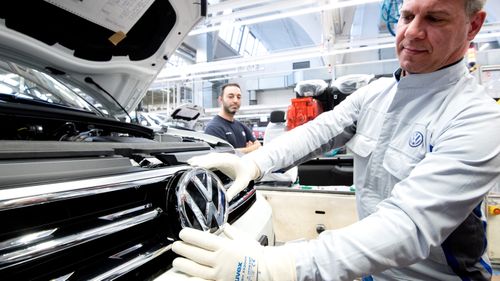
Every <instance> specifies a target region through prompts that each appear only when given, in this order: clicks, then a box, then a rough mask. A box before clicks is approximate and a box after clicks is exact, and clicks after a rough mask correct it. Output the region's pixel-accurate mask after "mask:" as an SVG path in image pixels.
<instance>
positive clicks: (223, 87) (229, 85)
mask: <svg viewBox="0 0 500 281" xmlns="http://www.w3.org/2000/svg"><path fill="white" fill-rule="evenodd" d="M227 87H236V88H238V89H240V90H241V87H240V85H239V84H238V83H227V84H224V85H223V86H222V88H221V90H220V93H219V96H220V97H222V95H224V90H225V89H226V88H227Z"/></svg>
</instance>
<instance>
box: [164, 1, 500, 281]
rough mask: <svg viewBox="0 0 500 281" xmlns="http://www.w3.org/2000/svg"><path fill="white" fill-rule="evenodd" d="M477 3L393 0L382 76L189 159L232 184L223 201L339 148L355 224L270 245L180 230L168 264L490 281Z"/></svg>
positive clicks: (494, 173) (211, 276) (492, 179)
mask: <svg viewBox="0 0 500 281" xmlns="http://www.w3.org/2000/svg"><path fill="white" fill-rule="evenodd" d="M483 5H484V0H404V2H403V6H402V9H401V18H400V20H399V23H398V25H397V36H396V50H397V54H398V59H399V62H400V69H398V70H397V71H396V72H395V73H394V77H393V78H390V79H389V78H383V79H379V80H376V81H375V82H372V83H371V84H369V85H368V86H366V87H363V88H361V89H360V90H358V91H357V92H355V93H353V94H351V95H350V96H348V97H347V98H346V100H345V101H343V102H342V103H340V104H339V105H338V106H336V107H335V108H334V109H333V110H332V111H329V112H326V113H324V114H322V115H320V116H318V117H317V118H316V119H315V120H313V121H310V122H308V123H307V124H304V125H302V126H299V127H297V128H296V129H294V130H291V131H289V132H287V133H285V134H284V135H282V136H281V137H279V138H277V139H275V140H274V141H273V142H272V143H270V144H269V145H266V146H264V147H262V148H260V149H259V150H257V151H254V152H252V153H250V154H248V155H245V156H243V157H242V158H238V157H237V156H233V157H230V156H227V157H220V156H219V157H216V156H214V155H210V154H209V155H206V156H201V157H196V158H193V159H191V160H190V161H189V162H190V164H192V165H196V166H203V167H207V168H218V169H220V170H221V171H223V172H225V173H227V174H228V175H230V176H232V177H234V178H235V179H236V180H235V184H234V185H233V186H232V187H231V188H230V189H229V190H228V197H229V198H231V197H232V196H233V195H234V194H236V193H237V192H238V191H239V190H241V189H242V188H243V187H245V186H246V184H247V183H248V181H250V180H252V179H258V178H259V177H261V176H262V175H263V174H265V173H267V172H270V171H273V170H277V169H282V168H286V167H290V166H293V165H297V164H298V163H301V162H302V161H305V160H307V159H309V158H310V157H312V156H313V155H317V154H319V153H322V152H325V151H328V150H330V149H332V148H334V147H336V146H341V145H343V144H345V145H346V146H347V147H348V148H349V149H350V150H351V151H352V152H353V154H354V183H355V186H356V198H357V206H358V214H359V217H360V220H359V222H357V223H355V224H353V225H351V226H348V227H345V228H342V229H338V230H328V231H324V232H323V233H321V234H320V235H319V237H318V238H317V239H314V240H310V241H302V242H294V243H287V244H285V245H283V246H278V247H263V246H260V245H258V244H257V243H256V242H255V241H251V240H247V239H243V238H242V237H238V236H236V237H235V235H234V234H232V233H231V231H230V230H231V228H230V227H228V231H227V232H226V236H227V238H222V237H219V236H215V235H212V234H209V233H205V232H201V231H198V230H193V229H184V230H182V231H181V232H180V237H181V239H182V240H183V241H178V242H175V243H174V245H173V250H174V251H175V252H176V253H178V254H179V255H181V256H184V257H180V258H177V259H176V260H174V267H175V268H176V269H177V270H179V271H183V272H185V273H187V274H189V275H192V276H196V277H198V278H202V279H206V280H259V281H263V280H264V281H265V280H278V281H285V280H353V279H354V278H357V277H363V276H365V277H366V276H371V277H372V278H373V279H374V280H376V281H379V280H425V281H430V280H440V281H447V280H473V281H478V280H490V279H491V274H492V269H491V266H490V263H489V260H488V257H487V255H486V229H485V225H486V223H485V217H484V214H483V212H482V211H483V209H482V208H481V204H482V202H483V200H484V197H485V195H486V194H487V193H488V191H489V190H490V189H491V188H492V187H493V186H494V185H495V184H496V183H497V182H498V181H499V180H500V177H499V175H500V107H499V106H498V105H497V104H496V103H495V101H494V100H493V99H492V98H491V97H489V96H488V95H487V94H486V91H485V90H484V89H483V88H482V87H481V86H480V85H478V82H477V81H476V79H475V78H474V77H473V76H471V75H470V74H469V72H468V69H467V67H466V66H465V63H464V61H463V57H464V54H465V53H466V51H467V49H468V47H469V44H470V42H471V40H472V39H473V38H474V37H475V35H476V34H477V33H478V32H479V30H480V28H481V26H482V24H483V22H484V20H485V17H486V14H485V12H484V11H483V10H482V7H483ZM371 277H370V278H371ZM198 280H199V279H198Z"/></svg>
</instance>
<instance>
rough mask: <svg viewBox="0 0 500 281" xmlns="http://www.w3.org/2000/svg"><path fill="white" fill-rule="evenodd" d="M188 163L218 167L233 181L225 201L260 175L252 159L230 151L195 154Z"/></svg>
mask: <svg viewBox="0 0 500 281" xmlns="http://www.w3.org/2000/svg"><path fill="white" fill-rule="evenodd" d="M187 162H188V163H189V165H191V166H195V167H202V168H206V169H211V170H213V169H218V170H220V171H221V172H223V173H224V174H226V175H227V176H228V177H230V178H231V179H232V180H234V181H233V184H232V185H231V186H230V187H229V188H228V190H227V191H226V197H227V201H228V202H229V201H231V199H233V197H234V196H236V194H238V193H239V192H240V191H242V190H243V189H245V187H247V186H248V183H249V182H250V181H251V180H254V179H257V178H258V177H259V176H260V170H259V168H258V167H257V164H255V162H254V161H253V160H250V159H248V158H246V157H245V156H243V157H241V158H240V157H239V156H236V155H234V154H231V153H209V154H206V155H203V156H195V157H193V158H191V159H189V160H188V161H187Z"/></svg>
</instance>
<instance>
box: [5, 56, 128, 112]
mask: <svg viewBox="0 0 500 281" xmlns="http://www.w3.org/2000/svg"><path fill="white" fill-rule="evenodd" d="M57 77H58V76H57ZM58 78H59V77H58ZM0 95H1V100H3V101H16V102H20V103H22V102H26V103H36V104H42V105H43V104H45V105H53V106H61V107H66V108H72V109H76V110H82V111H87V112H92V113H94V114H96V115H100V116H104V117H112V118H115V119H119V116H123V115H125V113H124V112H122V110H121V109H119V106H118V105H115V106H109V105H110V104H112V103H111V102H110V101H109V99H106V98H103V97H102V96H103V94H102V93H99V94H96V93H93V94H91V93H89V92H84V91H83V90H81V89H80V88H78V87H75V86H72V85H71V84H69V83H68V82H66V81H62V80H59V79H57V78H55V77H54V76H53V75H51V74H48V73H45V72H41V71H38V70H35V69H33V68H28V67H23V66H21V65H18V64H15V63H13V62H8V61H4V60H0Z"/></svg>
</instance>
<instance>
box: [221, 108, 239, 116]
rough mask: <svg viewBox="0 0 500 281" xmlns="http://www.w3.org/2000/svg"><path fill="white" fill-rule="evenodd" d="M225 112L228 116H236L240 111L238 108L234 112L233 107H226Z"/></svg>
mask: <svg viewBox="0 0 500 281" xmlns="http://www.w3.org/2000/svg"><path fill="white" fill-rule="evenodd" d="M224 111H225V112H226V113H227V114H231V115H235V114H236V112H237V111H238V108H236V109H235V110H234V111H233V110H231V107H230V106H224Z"/></svg>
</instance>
